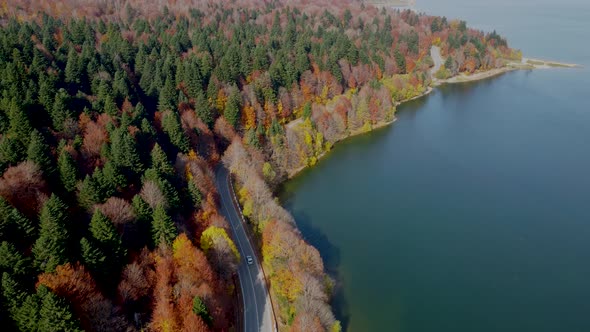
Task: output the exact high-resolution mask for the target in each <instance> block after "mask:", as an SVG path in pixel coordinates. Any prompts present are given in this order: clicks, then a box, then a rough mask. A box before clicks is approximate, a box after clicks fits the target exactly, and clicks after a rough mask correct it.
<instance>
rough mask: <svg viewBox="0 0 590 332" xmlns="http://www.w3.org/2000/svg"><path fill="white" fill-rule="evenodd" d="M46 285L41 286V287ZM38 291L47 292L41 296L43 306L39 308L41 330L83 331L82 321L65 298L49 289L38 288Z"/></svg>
mask: <svg viewBox="0 0 590 332" xmlns="http://www.w3.org/2000/svg"><path fill="white" fill-rule="evenodd" d="M42 287H43V288H44V286H39V288H42ZM38 293H45V294H44V296H42V297H41V308H40V309H39V327H38V331H39V332H53V331H68V332H76V331H82V329H81V328H80V322H79V321H78V319H76V318H75V317H74V314H73V313H72V309H71V308H70V306H69V305H68V304H67V303H66V302H65V301H64V300H63V299H60V298H59V297H57V296H56V295H55V294H53V293H52V292H50V291H49V290H46V291H45V290H43V289H42V290H38Z"/></svg>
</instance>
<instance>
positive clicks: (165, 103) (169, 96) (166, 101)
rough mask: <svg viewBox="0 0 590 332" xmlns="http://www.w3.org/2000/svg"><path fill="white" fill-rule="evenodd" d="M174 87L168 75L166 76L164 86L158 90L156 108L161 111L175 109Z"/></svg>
mask: <svg viewBox="0 0 590 332" xmlns="http://www.w3.org/2000/svg"><path fill="white" fill-rule="evenodd" d="M175 98H176V89H175V88H174V85H173V83H172V79H170V77H166V81H165V82H164V86H163V87H162V89H161V90H160V97H159V98H158V110H160V111H161V112H163V111H166V110H171V111H172V110H176V101H175Z"/></svg>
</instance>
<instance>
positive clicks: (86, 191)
mask: <svg viewBox="0 0 590 332" xmlns="http://www.w3.org/2000/svg"><path fill="white" fill-rule="evenodd" d="M95 172H96V171H95ZM106 197H107V196H106V195H105V193H104V192H103V188H102V186H101V184H100V183H98V181H97V180H96V179H94V177H93V176H91V175H86V177H85V178H84V181H82V184H81V185H80V191H79V193H78V201H79V202H80V205H81V206H82V207H84V208H86V209H90V208H91V207H92V206H93V205H94V204H97V203H102V202H103V201H104V199H106Z"/></svg>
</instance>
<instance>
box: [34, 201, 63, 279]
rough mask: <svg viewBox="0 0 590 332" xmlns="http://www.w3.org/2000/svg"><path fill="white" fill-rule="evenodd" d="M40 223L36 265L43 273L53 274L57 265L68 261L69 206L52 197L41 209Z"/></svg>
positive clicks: (35, 250)
mask: <svg viewBox="0 0 590 332" xmlns="http://www.w3.org/2000/svg"><path fill="white" fill-rule="evenodd" d="M39 221H40V230H39V238H38V239H37V241H36V242H35V244H34V246H33V256H34V258H35V265H36V266H37V267H38V268H39V269H40V270H41V271H44V272H52V271H53V270H54V269H55V267H56V266H57V265H60V264H64V263H66V262H67V261H68V253H67V246H68V241H69V232H68V217H67V206H66V205H65V204H64V203H63V202H62V201H61V200H60V199H59V198H58V197H57V196H55V195H51V197H50V198H49V200H47V202H45V204H44V205H43V208H42V209H41V216H40V217H39Z"/></svg>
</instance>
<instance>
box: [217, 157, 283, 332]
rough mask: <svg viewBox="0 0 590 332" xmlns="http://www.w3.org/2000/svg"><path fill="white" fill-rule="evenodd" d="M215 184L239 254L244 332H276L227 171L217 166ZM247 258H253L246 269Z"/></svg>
mask: <svg viewBox="0 0 590 332" xmlns="http://www.w3.org/2000/svg"><path fill="white" fill-rule="evenodd" d="M215 183H216V186H217V190H218V191H219V196H220V201H221V202H220V204H221V214H222V215H223V216H224V217H225V219H227V221H228V222H229V223H230V225H231V230H232V233H233V238H234V240H235V241H236V246H237V247H238V250H239V251H240V256H241V261H240V263H239V265H238V277H239V279H240V288H241V291H242V301H243V310H244V317H243V322H242V323H243V327H244V331H247V332H251V331H264V332H272V331H276V325H275V323H274V321H273V312H272V310H273V309H272V304H271V302H270V295H269V293H268V289H267V288H266V283H265V280H264V274H263V272H262V268H261V266H260V264H259V261H258V257H257V256H256V252H255V251H254V249H253V246H252V243H250V238H249V237H248V235H247V234H246V230H245V229H244V226H245V225H244V223H243V222H242V216H241V212H240V211H239V207H238V206H236V203H234V200H233V195H234V194H233V189H232V188H231V187H230V178H229V171H228V170H227V169H226V168H224V167H222V166H220V167H218V168H217V169H216V170H215ZM246 256H252V260H253V262H252V264H251V265H249V264H248V262H247V259H246Z"/></svg>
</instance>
